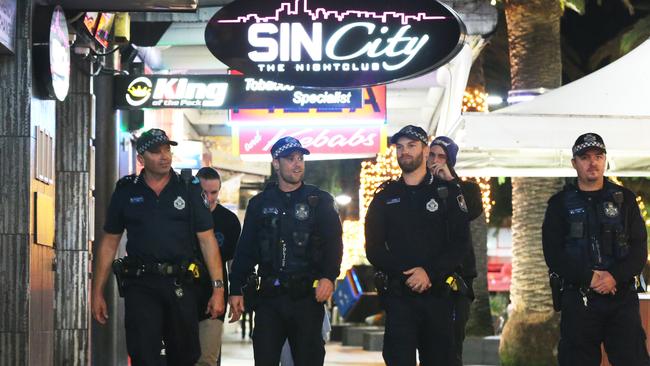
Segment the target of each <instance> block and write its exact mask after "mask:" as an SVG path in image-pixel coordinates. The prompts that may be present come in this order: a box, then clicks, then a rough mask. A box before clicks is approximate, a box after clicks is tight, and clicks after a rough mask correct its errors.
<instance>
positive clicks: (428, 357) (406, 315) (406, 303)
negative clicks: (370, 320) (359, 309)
mask: <svg viewBox="0 0 650 366" xmlns="http://www.w3.org/2000/svg"><path fill="white" fill-rule="evenodd" d="M381 300H382V304H383V306H384V309H385V310H386V329H385V333H384V351H383V356H384V361H386V365H388V366H414V365H416V359H415V351H416V349H417V350H418V352H419V355H420V365H421V366H448V365H449V360H450V359H451V358H452V357H453V354H454V348H453V343H454V341H453V337H454V330H453V326H454V321H453V300H452V298H451V296H450V295H448V294H440V295H433V294H424V295H405V296H392V295H389V294H385V295H382V297H381Z"/></svg>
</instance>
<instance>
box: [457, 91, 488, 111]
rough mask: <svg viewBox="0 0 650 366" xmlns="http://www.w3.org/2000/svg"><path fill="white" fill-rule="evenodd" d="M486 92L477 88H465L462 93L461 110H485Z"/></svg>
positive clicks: (486, 107)
mask: <svg viewBox="0 0 650 366" xmlns="http://www.w3.org/2000/svg"><path fill="white" fill-rule="evenodd" d="M487 97H488V94H487V93H485V92H482V91H481V90H479V89H471V90H465V93H464V94H463V112H487V111H488V102H487Z"/></svg>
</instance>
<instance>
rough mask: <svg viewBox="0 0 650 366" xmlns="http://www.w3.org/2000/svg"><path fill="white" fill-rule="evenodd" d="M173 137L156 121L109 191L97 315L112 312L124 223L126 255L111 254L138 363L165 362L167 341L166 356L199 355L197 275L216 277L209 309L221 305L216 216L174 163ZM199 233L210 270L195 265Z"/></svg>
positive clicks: (96, 283) (185, 359)
mask: <svg viewBox="0 0 650 366" xmlns="http://www.w3.org/2000/svg"><path fill="white" fill-rule="evenodd" d="M170 145H177V143H176V142H174V141H170V140H169V139H168V138H167V135H166V134H165V132H164V131H162V130H160V129H151V130H149V131H147V132H145V133H143V134H142V135H141V136H140V138H139V139H138V141H137V144H136V150H137V152H138V155H137V159H138V161H139V162H140V163H141V164H142V165H144V169H143V170H142V171H141V172H140V174H139V175H128V176H125V177H123V178H122V179H120V180H119V181H118V182H117V185H116V187H115V191H114V192H113V195H112V197H111V201H110V205H109V208H108V213H107V217H106V222H105V224H104V235H103V237H102V240H101V242H100V244H99V246H98V249H97V252H96V253H95V256H96V263H95V273H94V278H93V288H92V313H93V317H94V318H95V319H96V320H97V321H98V322H99V323H101V324H105V323H106V320H107V319H108V310H107V307H106V302H105V300H104V294H103V293H104V287H105V285H106V282H107V281H108V277H109V274H110V272H111V263H112V262H113V259H114V258H115V254H116V252H117V249H118V246H119V243H120V239H121V238H122V233H123V232H124V230H125V229H126V230H127V242H126V251H127V253H128V256H127V257H125V258H121V259H119V260H116V261H115V262H113V270H114V272H115V274H116V276H117V278H118V286H119V287H120V292H121V294H123V296H124V306H125V328H126V345H127V350H128V352H129V356H130V357H131V362H132V364H133V365H135V366H138V365H160V362H161V360H160V351H161V345H162V342H163V341H164V346H165V350H166V355H167V356H166V357H167V364H168V365H179V366H185V365H187V366H189V365H193V364H194V363H195V362H196V360H197V359H198V357H199V354H200V346H199V338H198V315H197V305H196V301H197V298H196V296H197V291H198V289H197V285H196V284H195V283H194V280H195V278H194V277H196V276H197V275H198V276H209V277H210V279H211V280H212V284H213V287H214V289H213V292H212V297H211V298H210V300H209V302H208V304H207V308H206V309H205V312H206V313H209V314H210V316H211V317H212V318H216V317H217V316H219V315H220V314H222V313H223V312H224V295H223V277H222V276H223V275H222V268H221V260H220V254H219V249H218V245H217V243H216V240H215V236H214V233H213V232H212V217H211V216H210V211H209V210H208V208H207V207H206V205H205V202H204V199H203V198H202V196H201V187H200V186H199V185H198V180H197V182H196V183H195V184H190V183H189V182H183V181H182V180H181V178H180V177H179V176H178V175H177V174H176V173H175V172H174V171H173V170H172V168H171V156H172V154H171V149H170ZM197 239H198V244H199V245H200V250H201V253H202V254H203V257H204V258H205V259H206V260H205V263H206V266H207V269H208V273H198V271H197V266H196V263H195V262H194V258H195V257H196V255H197V246H199V245H197Z"/></svg>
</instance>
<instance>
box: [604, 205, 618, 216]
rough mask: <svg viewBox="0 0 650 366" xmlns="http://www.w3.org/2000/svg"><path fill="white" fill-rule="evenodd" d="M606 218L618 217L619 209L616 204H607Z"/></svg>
mask: <svg viewBox="0 0 650 366" xmlns="http://www.w3.org/2000/svg"><path fill="white" fill-rule="evenodd" d="M604 206H605V216H607V217H616V216H618V207H616V205H615V204H614V202H605V203H604Z"/></svg>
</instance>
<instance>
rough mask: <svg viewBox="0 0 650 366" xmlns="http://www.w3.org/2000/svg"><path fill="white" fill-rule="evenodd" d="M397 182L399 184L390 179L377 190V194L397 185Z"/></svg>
mask: <svg viewBox="0 0 650 366" xmlns="http://www.w3.org/2000/svg"><path fill="white" fill-rule="evenodd" d="M396 182H397V181H396V180H393V179H389V180H387V181H384V182H383V183H382V184H380V185H379V187H377V189H375V194H377V193H379V192H381V191H383V190H384V189H386V188H387V187H389V186H390V185H391V184H393V183H396Z"/></svg>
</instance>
